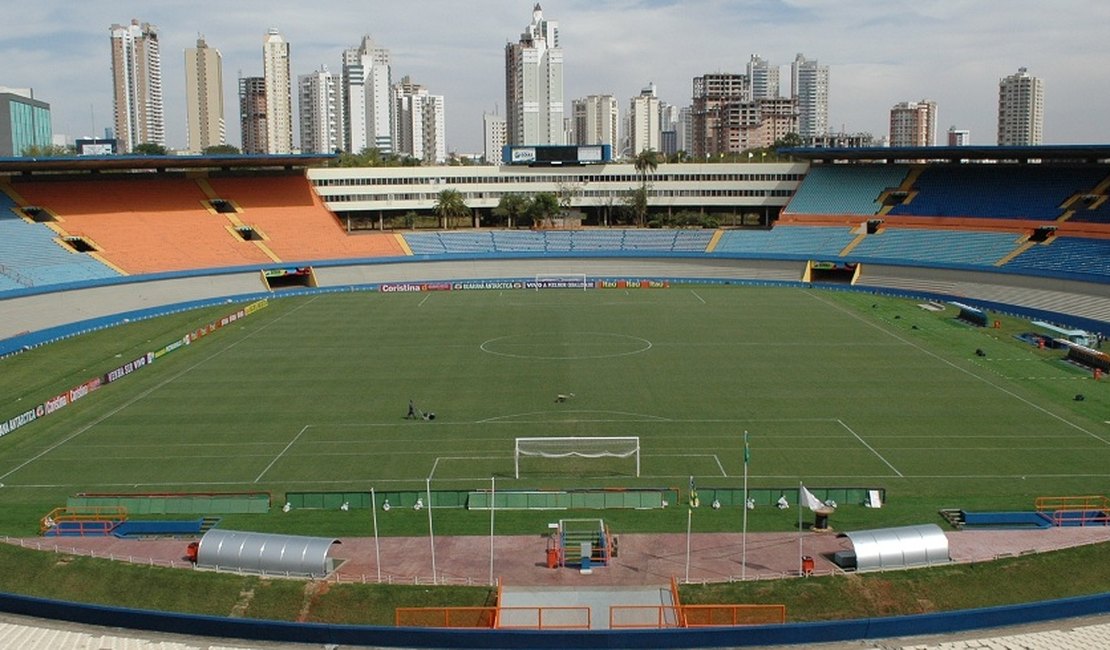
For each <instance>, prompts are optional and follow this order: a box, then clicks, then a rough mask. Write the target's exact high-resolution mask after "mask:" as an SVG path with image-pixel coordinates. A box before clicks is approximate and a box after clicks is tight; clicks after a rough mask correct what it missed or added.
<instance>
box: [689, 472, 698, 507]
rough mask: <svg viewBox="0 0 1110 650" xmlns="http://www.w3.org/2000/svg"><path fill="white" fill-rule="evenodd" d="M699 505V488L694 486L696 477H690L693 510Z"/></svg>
mask: <svg viewBox="0 0 1110 650" xmlns="http://www.w3.org/2000/svg"><path fill="white" fill-rule="evenodd" d="M698 505H699V502H698V488H697V486H695V485H694V477H693V476H691V477H690V506H691V507H693V508H697V507H698Z"/></svg>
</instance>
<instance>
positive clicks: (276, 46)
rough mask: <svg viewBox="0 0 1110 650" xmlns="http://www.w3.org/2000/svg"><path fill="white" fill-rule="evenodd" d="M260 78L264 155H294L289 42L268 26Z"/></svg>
mask: <svg viewBox="0 0 1110 650" xmlns="http://www.w3.org/2000/svg"><path fill="white" fill-rule="evenodd" d="M262 77H263V79H265V80H266V153H278V154H282V153H292V152H293V94H292V92H293V88H292V79H291V78H290V76H289V43H287V42H286V41H285V39H284V38H282V37H281V33H280V32H279V31H278V30H277V28H276V27H271V28H270V30H269V31H268V32H267V33H266V39H265V41H263V43H262Z"/></svg>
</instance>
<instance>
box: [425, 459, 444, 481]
mask: <svg viewBox="0 0 1110 650" xmlns="http://www.w3.org/2000/svg"><path fill="white" fill-rule="evenodd" d="M440 458H442V456H436V462H434V463H432V471H430V472H428V480H429V481H430V480H432V479H433V478H435V475H436V468H437V467H439V459H440Z"/></svg>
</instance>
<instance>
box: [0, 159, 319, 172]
mask: <svg viewBox="0 0 1110 650" xmlns="http://www.w3.org/2000/svg"><path fill="white" fill-rule="evenodd" d="M334 158H336V156H335V155H333V154H287V155H246V154H220V155H213V156H136V155H121V156H50V157H44V158H29V157H17V158H0V173H4V172H9V173H20V174H21V173H35V172H58V171H64V172H73V171H124V170H134V169H152V170H167V169H229V168H238V169H242V168H275V167H281V168H289V169H292V168H304V167H318V166H323V165H324V164H325V163H327V162H328V161H330V160H333V159H334Z"/></svg>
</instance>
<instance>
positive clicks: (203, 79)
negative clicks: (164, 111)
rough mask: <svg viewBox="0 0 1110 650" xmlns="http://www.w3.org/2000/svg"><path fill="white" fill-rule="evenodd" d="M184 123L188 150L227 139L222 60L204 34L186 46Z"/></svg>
mask: <svg viewBox="0 0 1110 650" xmlns="http://www.w3.org/2000/svg"><path fill="white" fill-rule="evenodd" d="M185 123H186V127H187V128H188V142H189V147H188V149H189V151H190V152H191V153H201V152H202V151H204V150H205V149H206V148H207V147H212V146H216V145H221V144H225V143H226V142H227V131H226V127H225V125H224V77H223V63H222V61H221V57H220V51H219V50H216V49H212V48H210V47H208V44H207V43H205V42H204V37H203V36H201V37H200V38H198V39H197V46H196V47H195V48H185Z"/></svg>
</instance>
